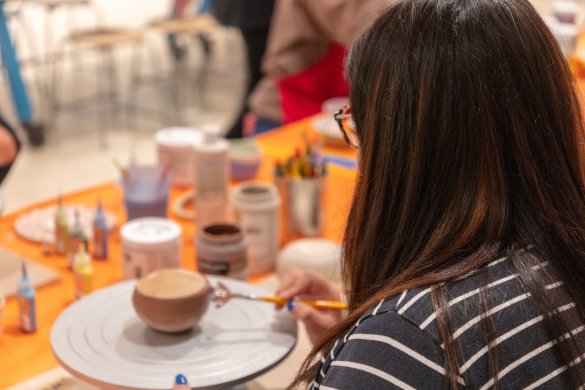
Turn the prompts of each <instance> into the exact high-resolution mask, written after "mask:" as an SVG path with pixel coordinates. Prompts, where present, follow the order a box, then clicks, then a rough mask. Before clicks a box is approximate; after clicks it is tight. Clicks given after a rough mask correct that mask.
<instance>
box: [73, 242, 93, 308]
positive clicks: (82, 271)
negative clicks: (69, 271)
mask: <svg viewBox="0 0 585 390" xmlns="http://www.w3.org/2000/svg"><path fill="white" fill-rule="evenodd" d="M73 274H74V275H75V298H77V299H79V298H82V297H84V296H85V295H88V294H90V293H91V292H92V291H93V267H92V265H91V257H90V256H89V253H87V251H86V250H85V246H83V245H79V249H78V250H77V253H75V256H74V257H73Z"/></svg>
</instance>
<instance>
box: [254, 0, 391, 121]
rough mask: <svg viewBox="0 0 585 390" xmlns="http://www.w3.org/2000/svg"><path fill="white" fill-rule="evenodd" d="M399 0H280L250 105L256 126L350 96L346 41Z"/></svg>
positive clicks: (296, 117)
mask: <svg viewBox="0 0 585 390" xmlns="http://www.w3.org/2000/svg"><path fill="white" fill-rule="evenodd" d="M394 2H395V0H318V1H315V0H279V1H278V2H277V3H276V7H275V10H274V16H273V19H272V25H271V29H270V35H269V38H268V47H267V49H266V54H265V56H264V59H263V62H262V70H263V72H264V75H265V76H264V78H263V79H262V80H261V81H260V83H259V84H258V86H257V87H256V88H255V90H254V91H253V92H252V95H251V97H250V101H249V106H250V110H251V113H252V114H253V117H254V118H255V120H254V121H253V122H255V123H253V124H251V125H250V126H251V127H253V128H254V130H253V132H263V131H266V130H269V129H271V128H273V127H276V126H279V125H280V124H282V123H289V122H293V121H296V120H299V119H302V118H305V117H307V116H309V115H313V114H316V113H319V112H320V111H321V104H322V103H323V102H324V101H325V100H327V99H329V98H333V97H339V96H347V95H348V93H349V89H348V85H347V81H346V80H345V77H344V75H343V58H344V55H345V47H346V46H347V45H348V44H349V43H350V42H351V41H352V40H353V38H354V37H355V36H356V35H357V33H358V32H359V31H360V30H362V29H364V28H365V27H367V25H368V24H369V23H370V22H371V21H373V20H375V18H376V17H377V16H378V15H379V14H380V13H381V11H382V10H383V9H385V8H387V7H388V6H390V5H391V4H392V3H394Z"/></svg>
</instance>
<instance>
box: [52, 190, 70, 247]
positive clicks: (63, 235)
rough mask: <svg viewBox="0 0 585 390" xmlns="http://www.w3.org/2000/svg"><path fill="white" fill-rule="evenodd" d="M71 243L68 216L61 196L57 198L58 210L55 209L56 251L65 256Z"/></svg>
mask: <svg viewBox="0 0 585 390" xmlns="http://www.w3.org/2000/svg"><path fill="white" fill-rule="evenodd" d="M68 241H69V227H68V224H67V214H66V213H65V208H64V207H63V199H62V198H61V195H59V197H58V198H57V208H56V209H55V251H56V252H57V253H58V254H60V255H64V254H66V253H67V248H68V245H69V244H68Z"/></svg>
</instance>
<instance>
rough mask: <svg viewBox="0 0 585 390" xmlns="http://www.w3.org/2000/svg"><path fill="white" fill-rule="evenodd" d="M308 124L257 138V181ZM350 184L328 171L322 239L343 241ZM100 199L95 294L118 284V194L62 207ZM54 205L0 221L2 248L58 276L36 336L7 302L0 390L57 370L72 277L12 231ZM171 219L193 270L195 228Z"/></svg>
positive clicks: (40, 308)
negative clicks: (107, 221) (102, 251)
mask: <svg viewBox="0 0 585 390" xmlns="http://www.w3.org/2000/svg"><path fill="white" fill-rule="evenodd" d="M311 123H312V122H311V119H307V120H304V121H300V122H297V123H294V124H292V125H289V126H286V127H283V128H280V129H277V130H275V131H273V132H270V133H267V134H264V135H261V136H259V137H258V138H257V139H258V141H259V144H260V147H261V148H262V150H263V152H264V155H265V158H264V160H263V163H262V166H261V168H260V171H259V173H258V175H257V179H258V180H261V181H272V172H273V167H274V163H275V161H276V160H284V159H286V158H287V157H289V156H291V155H292V154H293V153H294V152H295V150H296V149H297V148H299V147H304V144H305V139H306V138H307V137H313V138H314V137H315V136H316V133H315V132H314V131H313V129H312V126H311ZM324 152H326V153H328V154H334V155H338V156H344V157H349V158H352V157H355V152H354V151H352V150H349V149H345V148H339V149H336V148H327V147H326V148H325V149H324ZM354 179H355V172H354V171H352V170H349V169H346V168H340V167H336V166H331V167H330V169H329V175H328V178H327V183H326V185H327V189H326V192H325V198H326V199H325V204H326V210H325V213H326V214H325V215H326V224H325V231H324V234H323V235H324V237H326V238H329V239H332V240H335V241H340V240H341V237H342V233H343V227H344V224H345V220H346V215H347V211H348V208H349V203H350V201H351V195H352V192H353V185H354V184H353V183H354ZM188 190H189V189H188V188H183V189H181V188H173V189H172V190H171V194H170V200H171V201H170V202H169V204H172V201H173V200H174V199H176V198H177V197H178V196H180V195H181V194H183V193H184V192H185V191H188ZM98 198H99V199H101V200H102V202H103V205H104V207H105V208H106V209H107V210H108V211H110V212H112V213H113V214H114V215H115V216H116V217H117V220H118V226H117V228H116V229H115V230H114V231H113V232H112V233H111V234H110V241H109V244H110V248H109V250H110V254H109V258H108V259H107V260H105V261H99V260H96V261H94V262H93V264H94V288H96V289H98V288H101V287H104V286H107V285H110V284H113V283H116V282H119V281H121V280H122V248H121V243H120V236H119V227H120V225H121V224H122V223H123V222H124V221H125V220H126V215H125V210H124V203H123V192H122V189H121V187H120V186H119V185H118V184H115V183H109V184H104V185H101V186H97V187H94V188H90V189H86V190H83V191H79V192H76V193H73V194H67V195H65V196H64V197H63V200H64V203H65V204H84V205H87V206H90V207H94V206H95V204H96V202H97V199H98ZM54 203H55V199H50V200H47V201H44V202H40V203H38V204H35V205H32V206H30V207H26V208H24V209H22V210H19V211H17V212H14V213H12V214H9V215H6V216H3V217H2V218H0V246H2V247H5V248H7V249H9V250H12V251H14V252H16V253H18V254H20V255H22V256H23V257H24V258H27V259H30V260H33V261H37V262H39V263H41V264H43V265H45V266H48V267H50V268H52V269H54V270H56V271H57V272H58V273H59V274H60V277H61V280H60V281H59V282H56V283H53V284H50V285H47V286H44V287H41V288H39V289H37V297H36V302H37V327H38V331H37V332H36V333H33V334H25V333H23V332H22V331H21V330H20V329H19V326H18V308H17V303H16V299H15V298H14V297H12V298H9V299H8V300H7V304H6V307H5V308H4V313H3V319H2V323H3V332H2V333H1V334H0V388H5V387H8V386H11V385H15V384H17V383H19V382H22V381H25V380H27V379H29V378H31V377H33V376H36V375H39V374H41V373H43V372H44V371H46V370H49V369H51V368H55V367H56V366H57V365H58V363H57V360H56V359H55V357H54V356H53V353H52V350H51V345H50V333H51V327H52V324H53V322H54V321H55V319H56V318H57V317H58V316H59V314H60V313H61V311H62V310H63V309H65V308H66V307H67V306H68V305H70V304H71V303H72V302H74V297H75V287H74V281H73V274H72V272H71V271H69V270H68V268H67V260H66V258H65V257H63V256H58V255H50V256H45V255H43V254H42V252H41V246H40V245H39V244H35V243H31V242H28V241H25V240H23V239H21V238H20V237H18V236H17V235H16V233H15V232H14V229H13V223H14V221H15V220H16V219H17V218H18V217H19V216H21V215H22V214H24V213H27V212H30V211H31V210H33V209H35V208H41V207H46V206H48V205H51V204H54ZM169 216H170V218H172V219H174V220H176V221H177V222H179V223H180V224H181V227H182V228H183V251H182V266H183V267H185V268H187V269H196V261H195V255H196V253H195V247H194V239H195V234H196V225H195V223H194V222H193V221H190V220H185V219H179V218H176V217H175V216H174V215H172V212H171V211H170V208H169Z"/></svg>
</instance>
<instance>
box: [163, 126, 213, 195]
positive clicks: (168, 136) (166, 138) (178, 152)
mask: <svg viewBox="0 0 585 390" xmlns="http://www.w3.org/2000/svg"><path fill="white" fill-rule="evenodd" d="M154 140H155V142H156V146H157V152H158V163H159V164H160V165H162V166H166V165H168V166H169V167H170V169H171V172H172V175H171V178H172V184H173V185H178V186H192V185H193V184H194V182H195V155H194V151H193V145H195V144H196V143H199V142H201V141H202V140H203V133H202V132H201V131H200V130H197V129H195V128H191V127H167V128H164V129H161V130H159V131H157V132H156V134H155V135H154Z"/></svg>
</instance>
